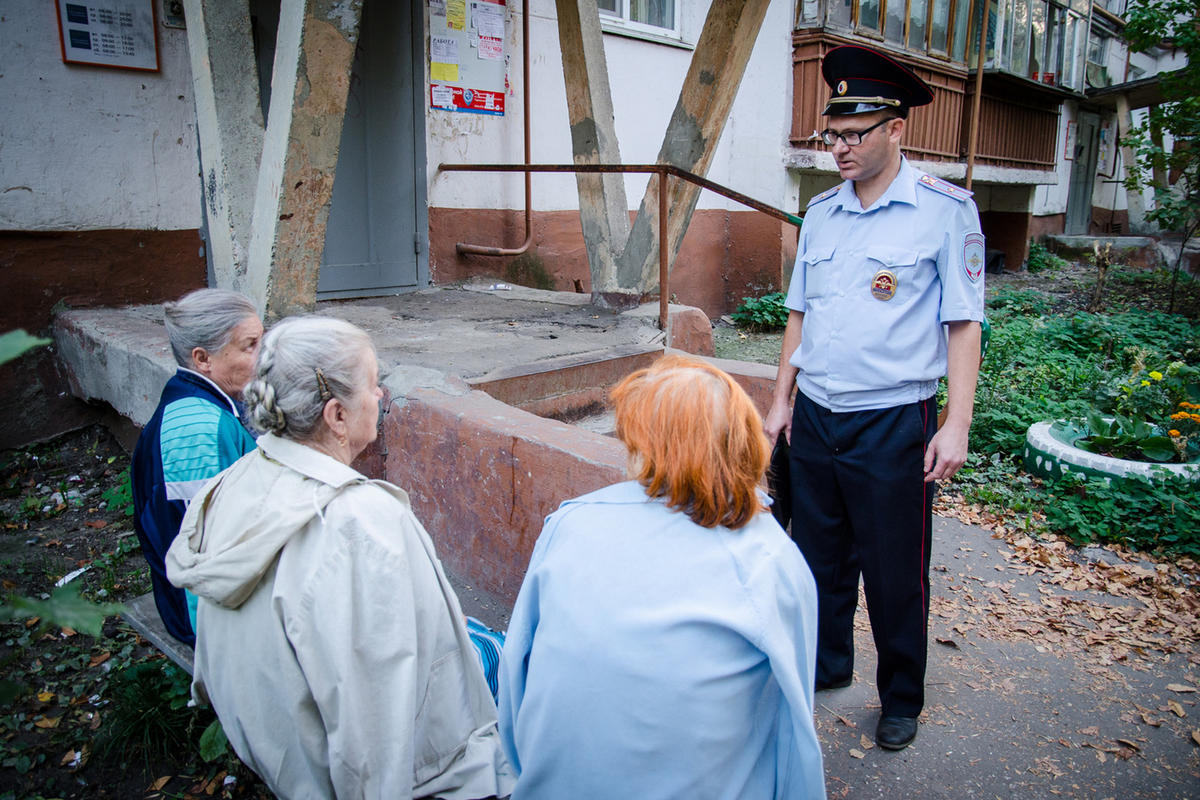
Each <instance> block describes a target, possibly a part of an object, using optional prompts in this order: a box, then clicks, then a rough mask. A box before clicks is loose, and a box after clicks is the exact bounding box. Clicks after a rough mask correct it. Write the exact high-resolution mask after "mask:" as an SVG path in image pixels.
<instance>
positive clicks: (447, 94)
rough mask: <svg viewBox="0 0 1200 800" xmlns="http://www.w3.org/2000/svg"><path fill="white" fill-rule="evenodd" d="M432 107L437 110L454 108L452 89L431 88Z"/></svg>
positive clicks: (445, 87)
mask: <svg viewBox="0 0 1200 800" xmlns="http://www.w3.org/2000/svg"><path fill="white" fill-rule="evenodd" d="M433 105H434V106H436V107H438V108H454V89H452V88H451V87H449V86H437V85H435V86H434V87H433Z"/></svg>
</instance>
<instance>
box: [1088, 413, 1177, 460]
mask: <svg viewBox="0 0 1200 800" xmlns="http://www.w3.org/2000/svg"><path fill="white" fill-rule="evenodd" d="M1086 419H1087V428H1088V435H1087V436H1085V437H1084V438H1082V439H1079V440H1077V441H1076V442H1075V446H1076V447H1078V448H1079V449H1081V450H1087V451H1088V452H1089V453H1100V454H1102V455H1106V456H1111V457H1112V458H1124V459H1129V460H1133V461H1158V462H1164V461H1172V460H1174V458H1175V455H1176V453H1175V447H1174V445H1172V444H1171V439H1170V437H1168V436H1164V435H1163V434H1162V433H1160V432H1159V431H1158V430H1156V429H1155V428H1154V426H1153V425H1151V424H1150V423H1148V422H1146V421H1145V420H1140V419H1130V418H1129V417H1126V416H1123V415H1121V414H1114V415H1113V416H1111V417H1105V416H1101V414H1100V413H1099V412H1097V411H1095V410H1091V411H1088V413H1087V418H1086Z"/></svg>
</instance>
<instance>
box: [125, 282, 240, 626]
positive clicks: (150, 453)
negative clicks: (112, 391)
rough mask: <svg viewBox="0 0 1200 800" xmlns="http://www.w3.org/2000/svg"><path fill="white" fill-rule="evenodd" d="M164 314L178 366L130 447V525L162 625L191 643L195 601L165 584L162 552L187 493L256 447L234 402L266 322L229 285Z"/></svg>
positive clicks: (195, 296) (198, 295)
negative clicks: (147, 569)
mask: <svg viewBox="0 0 1200 800" xmlns="http://www.w3.org/2000/svg"><path fill="white" fill-rule="evenodd" d="M163 315H164V317H165V321H166V325H167V337H168V339H169V340H170V343H171V352H172V353H174V355H175V363H176V364H178V369H177V371H176V372H175V375H174V376H173V377H172V378H171V379H170V380H169V381H167V385H166V386H165V387H164V388H163V391H162V396H161V398H160V399H159V401H158V408H157V409H155V411H154V416H153V417H151V418H150V421H149V422H148V423H146V427H145V428H143V429H142V433H141V435H140V436H139V437H138V441H137V445H136V446H135V448H134V451H133V460H132V463H131V465H130V483H131V484H132V487H133V504H134V509H135V515H134V519H133V522H134V528H135V529H136V530H137V534H138V539H139V540H140V541H141V543H142V552H143V553H144V554H145V556H146V560H147V561H148V562H150V581H151V584H152V586H153V589H154V602H155V605H156V606H157V607H158V613H159V616H160V617H162V621H163V625H164V626H165V627H166V629H167V632H168V633H170V634H171V635H172V636H174V637H175V638H176V639H179V640H180V641H181V642H184V643H186V644H194V643H195V640H196V637H195V633H194V630H195V625H194V623H195V617H194V609H195V598H194V597H191V598H188V597H186V596H185V593H184V591H183V590H182V589H177V588H175V587H174V586H172V585H171V584H170V583H169V582H168V581H167V575H166V570H165V567H164V566H163V558H164V557H165V556H166V553H167V548H169V547H170V546H171V542H172V541H174V540H175V535H176V534H177V533H178V532H179V523H180V521H181V520H182V519H183V514H184V512H185V511H186V510H187V505H188V502H189V501H191V499H192V496H193V495H194V494H195V493H196V492H197V491H199V489H200V487H201V486H203V485H204V483H205V481H207V480H208V479H209V478H211V477H213V476H214V475H216V474H217V473H218V472H220V471H221V470H223V469H225V468H226V467H228V466H229V465H230V464H232V463H233V462H235V461H237V460H238V459H239V458H241V457H242V456H243V455H245V454H246V453H248V452H250V451H251V450H253V449H254V437H252V436H251V435H250V434H249V432H247V430H246V429H245V428H244V427H243V426H242V423H241V420H240V417H241V414H242V409H241V405H240V403H239V399H240V398H241V395H242V389H243V388H245V386H246V384H247V383H249V382H250V377H251V376H252V375H253V372H254V359H255V357H256V356H257V355H258V344H259V340H260V339H261V338H262V332H263V326H262V322H261V321H260V320H259V318H258V310H257V309H255V307H254V304H253V303H251V302H250V301H249V300H248V299H246V298H245V297H244V296H242V295H240V294H238V293H237V292H232V291H229V290H228V289H198V290H196V291H194V292H191V293H189V294H187V295H184V297H182V298H181V299H180V300H179V301H178V302H175V303H167V304H166V305H165V306H164V307H163Z"/></svg>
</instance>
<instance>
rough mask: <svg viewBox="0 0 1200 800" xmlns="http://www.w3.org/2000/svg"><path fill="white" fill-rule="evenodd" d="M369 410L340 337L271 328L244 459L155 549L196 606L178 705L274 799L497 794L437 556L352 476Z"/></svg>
mask: <svg viewBox="0 0 1200 800" xmlns="http://www.w3.org/2000/svg"><path fill="white" fill-rule="evenodd" d="M381 397H382V392H381V390H380V388H379V386H378V365H377V363H376V359H375V350H374V348H373V347H372V345H371V341H370V339H369V338H368V337H367V335H366V334H365V333H363V331H361V330H359V329H358V328H356V327H355V326H353V325H351V324H349V323H347V322H344V321H341V320H336V319H329V318H322V317H297V318H293V319H288V320H285V321H284V322H281V323H279V324H278V325H276V326H275V327H274V328H273V329H272V330H271V332H270V333H269V334H267V336H266V338H265V340H264V342H263V346H262V352H261V353H260V355H259V359H258V365H257V368H256V371H255V378H254V380H253V381H251V382H250V385H249V387H248V388H247V390H246V400H247V404H248V407H249V414H250V422H251V424H252V425H253V426H254V427H256V428H258V429H260V430H262V431H264V434H263V435H262V436H261V437H260V438H259V440H258V450H257V451H256V452H254V453H251V454H249V455H247V456H246V457H244V458H242V459H241V460H240V461H238V462H237V463H236V464H234V465H233V466H232V467H231V468H229V469H228V470H226V471H225V472H224V473H222V474H221V475H220V476H219V477H218V478H217V479H216V480H214V481H212V482H211V483H209V484H208V485H207V486H206V487H205V488H204V489H203V491H202V492H201V493H200V494H199V495H198V496H197V497H196V498H195V500H194V501H193V503H192V505H191V507H190V508H189V509H188V513H187V516H186V517H185V518H184V521H183V525H182V528H181V535H180V536H179V538H178V539H177V540H176V541H175V544H174V545H173V546H172V548H171V550H170V552H169V553H168V555H167V571H168V574H169V575H170V577H171V580H172V581H173V582H174V583H175V584H177V585H179V586H184V587H187V588H188V589H190V590H191V591H193V592H195V593H196V594H197V595H199V597H200V603H199V610H198V623H199V632H200V635H199V638H198V639H197V642H196V658H195V674H194V683H193V694H194V696H195V697H196V699H197V700H200V701H208V702H211V704H212V706H213V708H214V709H215V710H216V712H217V716H218V717H219V718H220V720H221V725H222V727H223V728H224V729H225V733H226V735H227V736H228V737H229V741H230V742H231V743H232V744H233V747H234V749H235V750H236V751H237V753H238V755H239V756H241V758H242V760H243V761H245V762H246V763H247V764H248V765H249V766H250V767H251V768H252V769H253V770H254V771H255V772H256V773H258V775H259V776H260V777H261V778H262V779H263V780H264V781H265V782H266V783H267V784H268V786H270V788H271V790H272V791H274V792H275V793H276V794H277V795H279V796H280V797H283V798H297V797H305V798H332V797H340V798H366V797H371V798H409V797H434V796H436V797H441V798H482V797H491V796H497V795H499V796H503V795H506V794H508V793H509V791H510V790H511V788H512V777H511V774H510V771H509V767H508V762H507V760H506V759H505V757H504V755H503V750H502V747H501V744H500V739H499V735H498V734H497V730H496V707H495V704H494V702H493V701H492V696H491V693H490V692H489V690H488V686H487V683H486V681H485V678H484V674H483V669H482V667H481V666H480V663H479V661H478V658H477V656H476V653H475V649H474V647H473V646H472V644H471V640H470V638H469V637H468V632H467V628H466V624H465V622H464V618H463V615H462V611H461V609H460V607H459V603H458V598H457V597H456V596H455V594H454V590H453V588H451V586H450V584H449V582H448V581H447V580H446V575H445V573H444V572H443V571H442V567H441V564H440V563H439V561H438V559H437V555H436V554H435V553H434V549H433V543H432V542H431V541H430V538H429V535H428V534H427V533H426V532H425V530H424V529H423V528H422V527H421V524H420V523H419V522H418V521H417V518H416V517H415V516H414V515H413V512H412V509H411V508H410V506H409V502H408V495H407V494H405V492H404V491H403V490H401V489H398V488H397V487H395V486H393V485H391V484H389V483H386V482H384V481H378V480H369V479H367V478H366V477H364V476H363V475H361V474H360V473H358V472H357V471H355V470H354V469H352V468H351V467H350V463H351V462H352V461H353V460H354V458H355V457H356V456H357V455H358V454H359V453H361V452H362V450H363V449H364V448H365V447H366V446H367V445H368V444H370V443H371V442H372V441H373V440H374V439H375V437H376V430H377V428H376V426H377V422H378V417H379V405H378V404H379V401H380V399H381Z"/></svg>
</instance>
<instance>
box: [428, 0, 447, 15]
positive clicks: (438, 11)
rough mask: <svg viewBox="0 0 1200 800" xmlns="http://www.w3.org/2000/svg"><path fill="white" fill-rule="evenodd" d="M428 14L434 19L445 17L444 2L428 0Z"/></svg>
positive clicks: (444, 0) (442, 0) (441, 0)
mask: <svg viewBox="0 0 1200 800" xmlns="http://www.w3.org/2000/svg"><path fill="white" fill-rule="evenodd" d="M429 13H430V14H432V15H433V16H435V17H444V16H446V0H429Z"/></svg>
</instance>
